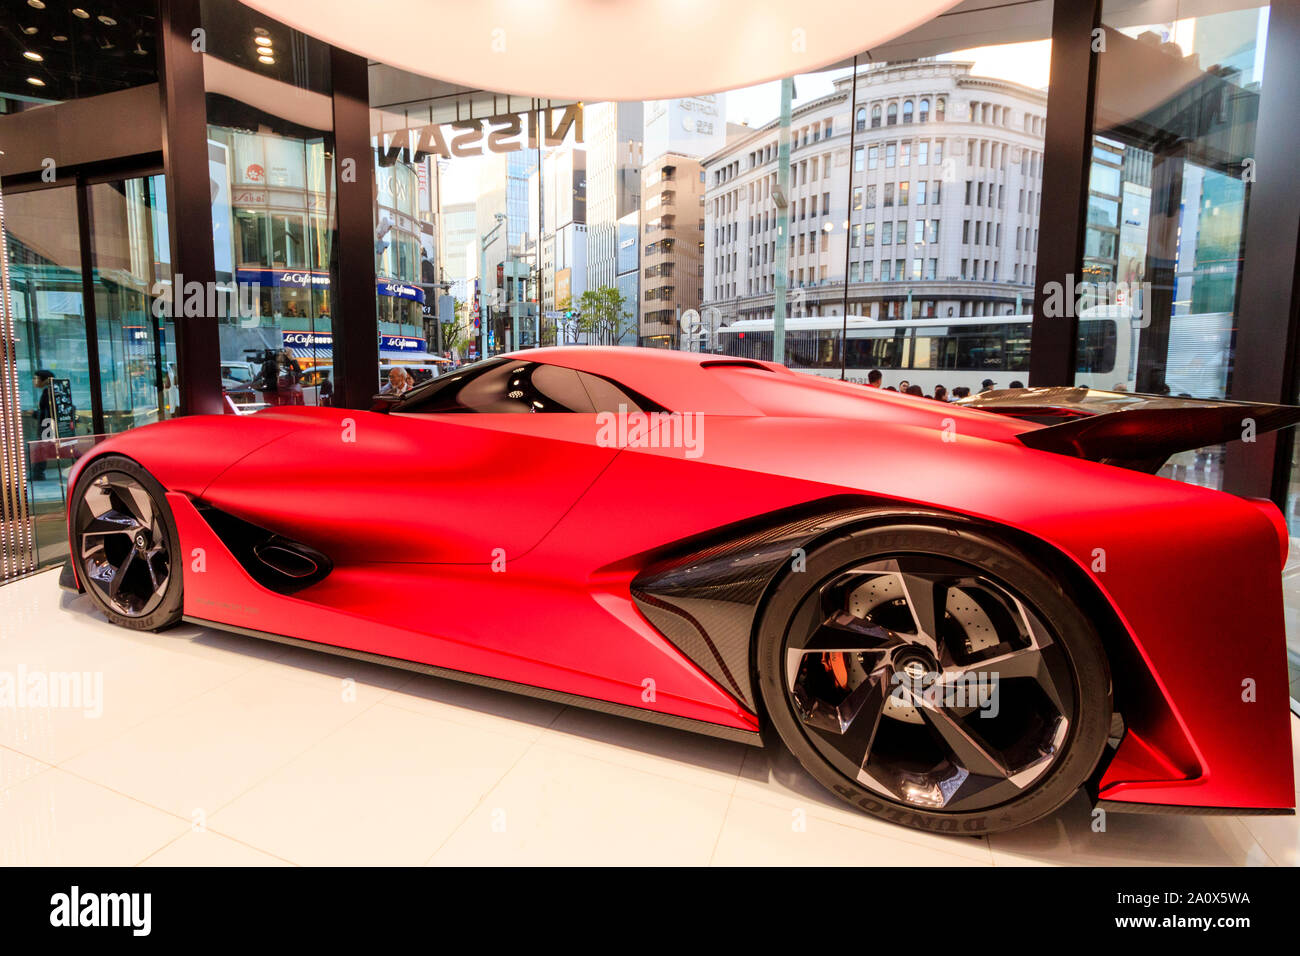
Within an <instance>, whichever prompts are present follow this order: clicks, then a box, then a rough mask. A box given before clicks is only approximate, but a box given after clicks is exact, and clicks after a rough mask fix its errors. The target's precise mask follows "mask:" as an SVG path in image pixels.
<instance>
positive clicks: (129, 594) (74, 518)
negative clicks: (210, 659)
mask: <svg viewBox="0 0 1300 956" xmlns="http://www.w3.org/2000/svg"><path fill="white" fill-rule="evenodd" d="M68 513H69V516H70V520H71V525H72V529H71V530H72V536H71V537H72V549H73V554H72V559H73V561H74V562H75V563H76V568H77V578H78V580H79V581H80V582H81V584H82V586H83V587H84V588H85V589H86V591H87V592H88V593H89V595H90V597H91V599H92V600H93V601H94V602H95V603H96V604H97V605H98V606H99V607H100V609H102V610H103V612H104V614H105V615H106V616H107V617H108V619H109V620H110V621H112V622H113V623H114V624H118V625H121V626H122V627H130V628H134V629H136V630H143V631H158V630H162V629H163V628H165V627H170V626H171V625H172V624H175V623H176V622H177V621H179V620H180V618H181V613H182V604H183V602H182V581H181V566H180V562H179V559H178V544H179V538H178V536H177V533H176V524H175V522H174V521H173V519H172V514H171V510H170V509H169V508H168V507H167V499H166V498H165V497H164V493H163V488H162V486H161V485H160V484H158V482H157V480H155V479H154V477H153V476H152V475H150V474H149V472H147V471H146V470H145V469H144V468H142V467H141V466H140V465H139V464H137V463H136V462H134V461H132V460H131V459H129V458H125V457H123V456H121V455H106V456H105V457H103V458H100V459H97V460H96V461H93V462H91V463H90V464H89V465H87V466H86V468H85V470H83V471H82V472H81V474H80V475H79V476H78V477H77V483H76V486H75V487H74V489H73V495H72V501H71V503H70V505H69V511H68Z"/></svg>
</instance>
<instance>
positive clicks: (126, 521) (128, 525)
mask: <svg viewBox="0 0 1300 956" xmlns="http://www.w3.org/2000/svg"><path fill="white" fill-rule="evenodd" d="M138 527H139V522H138V521H136V520H135V518H133V517H132V516H131V515H124V514H122V513H121V512H120V511H106V512H104V513H103V514H102V515H99V516H98V517H96V518H92V519H91V520H90V523H89V524H87V525H86V527H85V528H84V529H82V532H81V533H82V535H83V536H88V535H104V534H132V533H134V532H135V530H136V529H137V528H138Z"/></svg>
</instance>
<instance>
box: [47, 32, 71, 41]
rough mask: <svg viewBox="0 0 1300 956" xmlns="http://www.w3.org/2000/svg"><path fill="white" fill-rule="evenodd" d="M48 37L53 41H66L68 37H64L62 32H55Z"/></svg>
mask: <svg viewBox="0 0 1300 956" xmlns="http://www.w3.org/2000/svg"><path fill="white" fill-rule="evenodd" d="M50 39H51V40H53V41H54V42H55V43H67V42H68V38H67V37H65V36H64V35H63V34H62V33H56V34H54V36H52V37H50Z"/></svg>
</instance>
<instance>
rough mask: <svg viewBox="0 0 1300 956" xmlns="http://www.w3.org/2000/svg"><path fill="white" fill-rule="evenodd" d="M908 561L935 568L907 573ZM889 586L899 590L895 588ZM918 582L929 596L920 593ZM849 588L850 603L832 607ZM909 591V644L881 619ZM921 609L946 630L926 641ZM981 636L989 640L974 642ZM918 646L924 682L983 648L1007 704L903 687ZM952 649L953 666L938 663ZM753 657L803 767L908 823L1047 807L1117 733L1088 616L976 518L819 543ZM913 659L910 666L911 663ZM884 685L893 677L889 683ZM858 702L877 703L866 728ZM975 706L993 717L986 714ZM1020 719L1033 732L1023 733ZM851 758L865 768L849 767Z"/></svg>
mask: <svg viewBox="0 0 1300 956" xmlns="http://www.w3.org/2000/svg"><path fill="white" fill-rule="evenodd" d="M890 567H897V568H899V569H901V570H899V571H898V572H889V571H888V570H887V569H888V568H890ZM915 568H922V569H926V573H923V574H918V573H914V572H913V573H904V572H907V571H908V569H915ZM882 569H883V570H882ZM963 569H964V570H963ZM931 571H932V572H933V573H931ZM967 572H969V576H965V577H960V576H956V575H959V574H966V573H967ZM891 573H893V574H894V576H895V580H891V579H890V574H891ZM923 582H924V583H927V589H926V590H924V591H923V590H921V589H920V583H923ZM949 582H956V583H951V584H950V583H949ZM893 587H898V588H899V589H900V593H901V594H902V597H901V598H898V597H894V598H892V599H891V598H890V597H889V593H890V588H893ZM912 591H916V592H917V594H918V595H924V594H925V593H928V594H929V595H930V597H929V598H926V597H924V596H921V597H919V602H920V603H918V602H917V601H916V600H914V599H913V597H912V596H911V592H912ZM976 592H978V593H976ZM985 592H987V593H985ZM843 596H847V600H848V604H847V605H846V608H845V611H844V612H841V613H839V614H837V615H834V616H832V617H827V616H825V612H826V611H827V609H828V608H831V609H833V608H834V607H835V606H836V604H837V602H838V601H840V600H841V597H843ZM927 600H928V601H929V609H928V611H927V608H925V607H924V604H925V602H926V601H927ZM940 600H942V601H943V607H944V611H943V612H942V613H941V614H940V613H938V612H937V611H936V610H935V608H936V607H937V606H938V604H939V602H940ZM872 601H876V602H879V603H877V604H875V605H873V607H874V609H873V610H872V611H871V612H869V613H868V614H867V615H866V616H865V617H861V618H859V617H856V616H855V614H856V613H858V612H860V611H861V609H862V608H863V607H866V606H868V605H871V602H872ZM900 602H901V605H902V608H903V609H904V610H905V612H906V620H910V621H912V622H915V627H914V630H915V632H916V636H915V637H913V638H911V640H912V641H914V642H915V643H913V644H908V638H906V637H900V636H899V632H898V631H897V630H891V629H890V628H889V627H887V626H882V625H880V623H879V621H881V620H884V619H887V618H889V615H891V614H892V615H895V617H894V618H892V620H895V621H901V620H903V618H900V617H898V615H902V614H903V613H904V610H899V608H898V605H899V604H900ZM855 608H856V611H855ZM954 612H955V613H954ZM846 615H847V616H846ZM927 615H928V616H927ZM981 615H983V617H981ZM1017 615H1018V618H1019V620H1018V621H1017V620H1016V617H1017ZM923 618H926V619H928V621H929V622H930V624H931V625H932V626H931V627H930V630H933V631H934V632H935V633H936V634H939V635H940V636H939V637H938V638H936V639H934V640H933V641H930V642H924V641H922V638H921V635H922V633H923V631H924V628H922V627H921V625H920V622H921V621H922V619H923ZM977 619H978V620H981V621H987V622H989V623H990V625H991V627H990V626H984V625H983V624H981V625H980V626H979V628H978V629H977V628H976V625H974V624H972V623H970V622H972V621H975V620H977ZM963 620H964V621H965V622H966V623H963ZM998 621H1001V622H1003V623H1002V624H1000V625H999V624H998V623H997V622H998ZM999 628H1001V629H999ZM904 629H905V628H904ZM1026 635H1027V637H1026ZM850 636H852V637H853V638H854V639H853V640H849V637H850ZM1017 641H1023V642H1024V643H1023V644H1017V643H1016V642H1017ZM977 643H978V644H979V646H980V648H981V649H980V650H978V651H972V648H974V647H976V644H977ZM864 645H866V646H865V647H864ZM844 648H853V649H851V650H846V649H844ZM860 648H861V649H860ZM912 650H916V651H918V653H922V654H923V653H927V652H929V653H932V654H933V657H932V658H931V660H932V662H933V667H934V671H933V674H932V675H931V680H935V679H936V678H937V680H938V681H943V680H949V681H951V680H959V679H962V678H961V677H944V676H942V675H948V674H951V675H966V676H971V675H974V674H975V668H976V667H977V666H978V665H979V663H980V656H981V655H988V656H986V657H985V658H984V660H986V661H988V662H989V663H991V664H992V665H993V666H992V667H990V668H989V670H990V671H992V672H993V673H992V675H991V676H992V681H991V684H996V686H997V692H998V695H1000V696H1001V697H1003V698H1009V699H1010V704H1009V705H1008V703H1007V702H1006V701H1003V702H1002V703H1001V704H1000V705H999V708H998V709H995V708H992V707H989V708H986V710H985V711H984V712H981V713H978V714H977V713H975V711H973V710H965V711H963V710H962V709H960V708H959V707H958V706H955V705H954V703H953V701H954V700H956V698H955V697H951V696H950V697H944V696H942V695H943V694H944V693H952V691H951V689H949V690H947V691H945V690H943V688H952V687H953V686H954V685H953V684H951V683H949V684H943V683H932V684H931V685H930V686H931V687H938V688H940V690H937V691H935V692H934V699H936V700H938V701H939V703H938V704H937V705H936V704H935V703H934V701H933V700H931V703H930V705H929V706H924V705H923V704H922V700H924V699H927V698H925V697H924V695H920V696H917V695H908V694H904V693H903V692H902V691H900V690H898V689H897V687H898V684H899V683H900V682H901V683H904V684H907V686H909V687H915V688H919V687H921V686H922V685H921V684H920V683H914V682H915V681H917V680H918V678H917V674H918V672H922V668H923V666H924V665H923V664H919V663H917V662H916V661H914V660H910V659H909V655H910V654H911V653H912ZM958 657H959V658H961V659H962V660H961V662H958V663H953V668H954V669H953V670H952V671H949V670H947V668H946V667H945V666H944V663H943V662H944V661H945V660H946V661H950V662H951V661H953V660H954V658H958ZM754 659H755V662H756V668H757V675H756V676H757V679H758V685H759V688H760V694H761V695H762V699H763V703H764V706H765V708H766V711H767V714H768V717H769V720H770V721H771V723H772V726H773V728H774V729H775V730H776V732H777V734H778V735H779V736H780V738H781V740H782V741H783V742H784V743H785V745H786V746H787V747H788V748H789V749H790V751H791V752H792V753H793V754H794V756H795V757H796V759H798V761H799V762H800V763H801V764H802V765H803V766H804V768H805V769H806V770H807V771H808V772H809V773H811V774H812V775H813V776H814V777H815V778H816V779H817V780H818V781H819V782H820V783H822V784H823V785H824V786H825V787H827V788H828V789H829V790H831V791H832V792H834V793H835V794H837V795H838V796H839V797H841V798H842V799H844V800H846V801H847V802H849V803H851V804H853V805H854V806H855V807H858V808H859V809H861V810H864V811H866V812H867V813H869V814H871V815H873V816H877V817H880V818H882V819H885V820H890V821H892V822H895V823H900V824H903V825H905V826H910V827H913V828H915V829H920V830H926V831H932V832H943V833H959V834H967V835H982V834H987V833H995V832H998V831H1002V830H1009V829H1013V828H1015V827H1019V826H1023V825H1024V824H1027V823H1030V822H1031V821H1033V820H1037V819H1039V818H1041V817H1044V816H1047V815H1048V814H1050V813H1052V812H1054V811H1055V810H1057V809H1058V808H1060V807H1061V806H1062V805H1063V804H1064V803H1066V802H1067V801H1068V800H1069V799H1070V798H1071V797H1072V796H1073V795H1074V794H1075V793H1076V792H1077V791H1078V789H1079V788H1080V786H1082V785H1083V783H1084V781H1085V780H1086V779H1087V778H1088V776H1089V775H1090V774H1091V773H1092V771H1093V769H1094V768H1095V767H1096V765H1097V762H1098V760H1099V759H1100V757H1101V753H1102V749H1103V747H1104V746H1105V743H1106V738H1107V736H1108V733H1109V728H1110V719H1111V681H1110V672H1109V667H1108V664H1107V660H1106V655H1105V652H1104V649H1103V647H1102V644H1101V641H1100V639H1099V638H1098V636H1097V634H1096V632H1095V630H1094V629H1093V627H1092V625H1091V624H1090V622H1089V621H1088V619H1087V617H1086V615H1085V614H1084V613H1083V611H1082V610H1081V609H1080V608H1079V606H1078V604H1077V603H1075V601H1074V600H1073V599H1072V598H1071V597H1070V595H1069V594H1068V593H1067V592H1066V591H1065V589H1064V588H1063V587H1062V586H1061V584H1060V583H1059V582H1057V581H1056V580H1054V579H1053V578H1051V577H1049V576H1048V575H1047V574H1045V573H1044V572H1043V571H1042V570H1040V568H1039V567H1038V566H1037V565H1036V564H1035V563H1034V562H1033V561H1032V560H1031V559H1030V558H1028V557H1027V556H1026V555H1024V554H1022V553H1020V552H1019V551H1017V550H1016V549H1014V548H1012V547H1009V546H1007V545H1006V544H1003V543H1001V542H999V541H997V540H995V539H994V538H992V537H989V536H987V535H985V534H982V533H978V532H974V531H970V530H953V529H944V528H939V527H932V526H927V525H905V526H904V525H895V526H884V527H873V528H866V529H863V530H860V531H856V532H853V533H851V534H848V535H846V536H845V537H842V538H839V539H836V540H834V541H831V542H829V543H827V544H825V545H823V546H821V547H818V548H816V549H814V550H812V551H811V553H810V554H809V555H808V556H807V562H806V570H804V571H802V572H794V571H791V572H789V573H787V574H786V576H785V577H784V578H783V579H782V580H781V581H779V582H778V583H777V585H776V586H775V588H774V589H773V592H772V594H771V596H770V598H769V600H768V602H767V606H766V608H765V610H764V612H763V617H762V621H761V623H760V625H759V629H758V633H757V636H756V647H755V658H754ZM901 661H908V663H906V664H903V663H900V662H901ZM972 662H973V663H972ZM787 665H789V667H788V666H787ZM904 667H910V668H912V669H911V670H908V671H907V673H906V674H904V673H902V669H903V668H904ZM999 669H1004V671H1005V673H997V671H998V670H999ZM1019 670H1023V671H1026V672H1029V671H1032V672H1033V674H1034V675H1036V676H1026V673H1018V671H1019ZM985 676H988V675H985ZM854 681H856V682H857V683H856V686H854ZM909 682H913V683H909ZM891 683H892V684H893V685H894V687H895V689H893V690H886V689H885V688H887V687H888V685H889V684H891ZM972 686H973V685H972ZM881 694H884V695H885V696H884V697H883V698H882V697H881ZM962 700H963V701H964V700H965V699H964V698H963V699H962ZM877 701H879V702H880V703H879V708H878V709H877ZM1002 707H1007V708H1008V710H1007V713H1005V714H1004V713H1002V712H1001V708H1002ZM976 709H977V710H978V708H976ZM859 714H875V715H876V716H874V717H873V718H871V719H869V720H867V721H866V722H864V723H863V724H862V728H861V730H860V731H859V730H857V729H855V725H854V724H853V720H854V718H855V717H856V716H857V715H859ZM977 716H991V717H993V720H992V721H991V722H989V723H978V722H975V721H973V720H972V718H973V717H977ZM846 718H847V720H846ZM999 721H1001V723H1000V724H999ZM904 722H906V724H907V725H908V726H906V727H904V726H902V724H903V723H904ZM895 723H897V726H895ZM918 724H919V725H920V729H917V725H918ZM1017 728H1021V729H1023V733H1024V734H1025V735H1026V737H1025V738H1024V739H1019V740H1018V739H1016V733H1017V732H1018V730H1017ZM991 740H996V741H998V743H997V746H994V745H991V744H990V743H989V741H991ZM863 741H866V744H865V746H866V749H865V751H864V752H863V754H864V755H863V757H862V759H861V761H860V762H859V761H857V760H856V759H855V758H856V755H857V753H858V751H859V748H860V745H861V744H862V742H863ZM953 741H957V744H956V745H955V746H954V745H953ZM972 741H973V743H971V742H972ZM1044 742H1046V743H1044ZM917 747H919V749H916V748H917ZM931 748H933V751H932V750H931ZM945 748H946V749H947V751H948V753H947V756H946V757H945V756H944V755H943V754H944V750H945ZM885 751H887V753H886V754H885V756H881V753H882V752H885ZM1009 754H1016V755H1017V757H1016V759H1013V758H1012V757H1010V756H1008V755H1009ZM936 755H937V756H936ZM1024 755H1028V758H1027V761H1026V762H1025V763H1024V764H1023V765H1022V764H1020V763H1019V762H1018V759H1019V758H1020V757H1021V756H1024ZM965 757H971V758H972V759H970V760H966V759H965ZM984 757H988V758H990V759H988V760H984V759H983V758H984ZM855 764H857V766H858V767H859V772H858V774H857V775H856V776H850V775H849V773H850V772H851V770H852V768H853V766H854V765H855ZM927 767H929V768H930V769H926V768H927ZM972 767H973V768H975V769H969V768H972ZM1017 767H1022V768H1023V769H1016V768H1017ZM963 771H964V772H965V775H964V776H963V774H962V772H963ZM995 771H997V772H995ZM1002 771H1006V772H1005V775H1004V779H1002V780H1001V781H999V780H998V779H997V776H998V773H1000V772H1002ZM945 774H946V775H947V776H946V777H945V776H944V775H945ZM985 774H987V775H985ZM882 781H885V782H882Z"/></svg>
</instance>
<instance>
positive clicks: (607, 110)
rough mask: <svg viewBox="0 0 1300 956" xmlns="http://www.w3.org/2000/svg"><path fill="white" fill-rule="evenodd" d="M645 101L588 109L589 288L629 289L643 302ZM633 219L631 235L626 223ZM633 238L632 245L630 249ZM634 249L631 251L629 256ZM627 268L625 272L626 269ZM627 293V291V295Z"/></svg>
mask: <svg viewBox="0 0 1300 956" xmlns="http://www.w3.org/2000/svg"><path fill="white" fill-rule="evenodd" d="M643 116H644V107H643V105H642V104H641V103H597V104H595V105H592V106H589V107H587V108H586V110H585V122H586V143H587V277H586V287H587V288H588V289H598V288H600V287H601V286H614V287H617V288H625V287H626V284H627V280H624V279H623V277H624V276H630V277H631V284H632V288H633V291H632V294H631V296H630V297H629V298H628V306H629V309H635V308H636V304H637V296H636V291H635V289H636V281H635V276H636V274H637V271H638V263H637V250H638V248H639V246H638V242H637V238H638V230H637V219H638V214H639V213H640V208H641V136H642V124H643V122H644V120H643ZM628 216H631V217H632V219H631V233H630V236H629V234H628V233H627V229H628V225H627V223H626V222H625V220H626V219H627V217H628ZM628 238H631V240H632V242H631V243H630V244H629V245H625V243H626V242H627V240H628ZM629 250H631V251H630V252H629ZM620 266H622V268H620ZM625 294H626V293H625Z"/></svg>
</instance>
